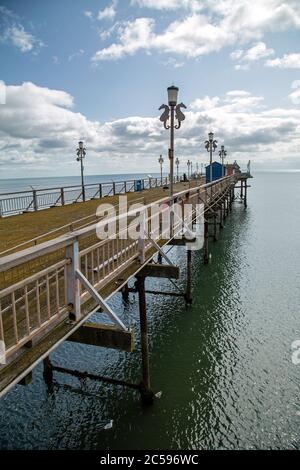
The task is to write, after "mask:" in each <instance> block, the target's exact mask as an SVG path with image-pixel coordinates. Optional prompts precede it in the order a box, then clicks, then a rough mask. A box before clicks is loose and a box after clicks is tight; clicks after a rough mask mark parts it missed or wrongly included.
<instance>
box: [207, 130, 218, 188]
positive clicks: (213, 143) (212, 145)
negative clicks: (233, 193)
mask: <svg viewBox="0 0 300 470" xmlns="http://www.w3.org/2000/svg"><path fill="white" fill-rule="evenodd" d="M217 142H218V141H217V140H214V133H213V132H209V134H208V140H206V141H205V148H206V150H207V151H208V152H209V156H210V158H209V163H210V175H209V182H210V183H211V182H212V154H213V152H214V151H215V150H216V148H217V146H218V145H217Z"/></svg>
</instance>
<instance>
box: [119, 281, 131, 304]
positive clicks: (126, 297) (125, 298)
mask: <svg viewBox="0 0 300 470" xmlns="http://www.w3.org/2000/svg"><path fill="white" fill-rule="evenodd" d="M121 293H122V299H123V301H124V302H128V300H129V288H128V283H127V282H126V284H125V286H123V287H122V289H121Z"/></svg>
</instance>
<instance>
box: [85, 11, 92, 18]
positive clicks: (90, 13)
mask: <svg viewBox="0 0 300 470" xmlns="http://www.w3.org/2000/svg"><path fill="white" fill-rule="evenodd" d="M83 14H84V16H86V17H87V18H90V19H92V18H93V13H92V12H91V11H90V10H85V11H84V12H83Z"/></svg>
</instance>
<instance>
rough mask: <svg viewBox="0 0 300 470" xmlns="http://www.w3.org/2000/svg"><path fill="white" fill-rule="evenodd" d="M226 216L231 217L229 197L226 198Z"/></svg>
mask: <svg viewBox="0 0 300 470" xmlns="http://www.w3.org/2000/svg"><path fill="white" fill-rule="evenodd" d="M226 215H227V216H228V215H229V195H228V194H227V196H226Z"/></svg>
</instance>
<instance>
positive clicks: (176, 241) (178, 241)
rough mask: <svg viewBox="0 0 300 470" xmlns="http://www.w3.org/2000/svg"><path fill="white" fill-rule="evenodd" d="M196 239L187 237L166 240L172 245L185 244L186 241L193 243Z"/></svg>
mask: <svg viewBox="0 0 300 470" xmlns="http://www.w3.org/2000/svg"><path fill="white" fill-rule="evenodd" d="M195 241H196V238H192V239H191V240H188V239H187V238H172V240H170V241H169V242H168V245H173V246H185V245H186V244H187V243H194V242H195Z"/></svg>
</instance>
